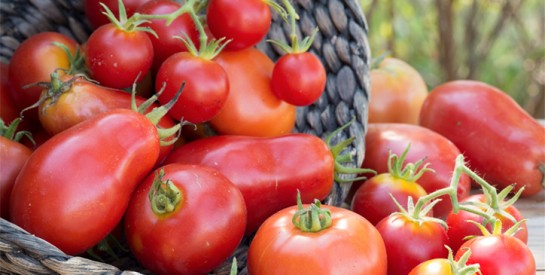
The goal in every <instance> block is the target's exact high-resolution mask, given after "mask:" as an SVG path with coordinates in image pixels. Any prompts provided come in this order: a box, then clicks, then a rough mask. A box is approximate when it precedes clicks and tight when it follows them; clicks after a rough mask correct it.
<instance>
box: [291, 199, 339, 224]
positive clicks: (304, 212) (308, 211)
mask: <svg viewBox="0 0 545 275" xmlns="http://www.w3.org/2000/svg"><path fill="white" fill-rule="evenodd" d="M321 205H322V204H321V202H320V201H319V200H317V199H316V200H314V203H312V204H310V205H309V207H307V208H303V203H302V202H301V193H300V192H299V190H297V212H295V214H294V215H293V218H292V220H291V221H292V223H293V225H294V226H295V227H297V228H299V229H300V230H301V231H303V232H319V231H322V230H324V229H326V228H329V227H330V226H331V211H330V210H329V209H325V208H321Z"/></svg>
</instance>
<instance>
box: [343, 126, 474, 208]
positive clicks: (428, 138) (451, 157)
mask: <svg viewBox="0 0 545 275" xmlns="http://www.w3.org/2000/svg"><path fill="white" fill-rule="evenodd" d="M409 144H410V145H411V149H410V151H409V152H408V153H407V156H406V159H405V161H406V162H412V163H414V162H417V161H419V160H421V159H423V160H424V162H426V163H430V165H429V168H431V169H433V170H434V171H435V172H427V173H424V174H423V175H422V177H420V178H419V179H418V184H420V185H421V186H422V187H423V188H424V189H425V190H426V192H427V193H431V192H433V191H435V190H438V189H441V188H444V187H447V186H449V185H450V181H451V176H452V170H453V169H454V166H455V162H456V157H457V156H458V155H459V154H460V153H461V152H460V150H459V149H458V148H457V147H456V146H455V145H454V144H453V143H452V142H451V141H449V140H448V139H447V138H445V137H444V136H442V135H440V134H438V133H436V132H434V131H431V130H429V129H427V128H425V127H422V126H418V125H412V124H406V123H369V124H368V129H367V134H366V136H365V159H364V160H363V163H362V165H361V167H365V168H370V169H373V170H375V171H376V172H377V173H379V174H380V173H385V172H387V171H388V165H387V164H388V155H389V151H390V150H391V152H392V153H394V154H398V155H400V154H401V153H403V151H404V150H405V148H407V145H409ZM370 176H371V175H368V177H370ZM362 183H363V182H362V181H357V182H354V184H353V186H352V193H354V192H355V190H357V188H358V187H359V186H361V185H362ZM470 189H471V182H470V178H469V176H467V175H465V174H462V176H461V177H460V181H459V183H458V190H457V191H458V199H459V200H461V199H464V198H466V197H468V196H469V191H470ZM441 199H442V201H440V202H439V203H438V204H437V205H435V207H434V208H433V214H434V216H436V217H446V216H447V215H448V213H449V211H450V210H451V209H452V203H451V200H450V197H449V196H446V195H445V196H442V197H441Z"/></svg>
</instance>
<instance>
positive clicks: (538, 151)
mask: <svg viewBox="0 0 545 275" xmlns="http://www.w3.org/2000/svg"><path fill="white" fill-rule="evenodd" d="M420 125H422V126H424V127H427V128H429V129H431V130H433V131H436V132H437V133H439V134H441V135H443V136H445V137H446V138H448V139H449V140H451V141H452V142H453V143H454V144H455V145H456V147H458V148H459V149H460V151H461V152H463V153H464V155H465V156H466V159H467V161H468V163H469V166H470V167H471V168H472V169H473V170H474V171H475V172H477V174H479V175H480V176H481V177H483V178H484V179H485V180H486V181H487V182H489V183H491V184H493V185H496V186H497V187H498V188H499V189H504V188H506V187H507V186H509V185H511V184H513V183H515V184H516V187H515V189H514V191H518V189H520V188H521V187H522V186H524V187H525V189H524V192H523V193H522V195H523V196H530V195H533V194H536V193H538V192H539V191H541V190H543V186H542V184H543V177H544V176H543V172H542V171H543V170H544V167H545V146H543V144H544V143H543V142H544V141H545V127H544V126H543V125H540V124H539V123H538V122H537V121H536V120H535V119H534V118H532V117H531V116H530V115H529V114H528V113H527V112H526V111H524V109H522V108H521V107H520V106H519V105H518V104H517V103H516V101H514V100H513V99H512V98H511V97H509V95H507V94H506V93H504V92H502V91H501V90H499V89H497V88H495V87H493V86H491V85H488V84H486V83H483V82H479V81H474V80H457V81H450V82H447V83H444V84H442V85H439V86H438V87H435V88H434V89H433V90H432V92H431V93H430V95H429V96H428V98H427V99H426V101H425V102H424V105H423V106H422V112H421V114H420Z"/></svg>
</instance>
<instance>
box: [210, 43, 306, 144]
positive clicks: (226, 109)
mask: <svg viewBox="0 0 545 275" xmlns="http://www.w3.org/2000/svg"><path fill="white" fill-rule="evenodd" d="M215 60H216V62H218V63H219V64H220V65H221V66H222V67H223V68H224V69H225V71H226V72H227V75H228V77H229V85H230V86H229V87H230V90H229V96H228V98H227V102H226V103H225V106H223V108H222V110H221V111H220V113H219V114H218V115H217V116H216V117H214V118H213V119H212V120H211V121H210V124H211V125H212V127H213V128H214V129H215V130H216V131H217V132H218V133H220V134H234V135H248V136H260V137H271V136H279V135H283V134H287V133H290V132H291V131H292V130H293V128H294V126H295V114H296V111H297V108H296V107H295V106H294V105H291V104H288V103H286V102H284V101H282V100H280V99H279V98H277V97H276V96H275V95H274V94H273V93H272V91H271V76H272V71H273V67H274V63H273V61H272V60H271V59H270V58H269V57H267V56H266V55H265V54H264V53H262V52H261V51H259V50H258V49H256V48H248V49H244V50H240V51H222V52H221V53H220V54H219V55H218V56H217V57H216V58H215Z"/></svg>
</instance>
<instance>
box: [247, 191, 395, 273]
mask: <svg viewBox="0 0 545 275" xmlns="http://www.w3.org/2000/svg"><path fill="white" fill-rule="evenodd" d="M302 195H304V193H302ZM305 206H308V205H305ZM322 209H327V210H329V211H330V214H331V224H330V226H329V227H326V228H323V229H321V230H319V231H317V232H315V231H310V232H304V231H302V230H301V229H300V228H299V227H297V226H295V225H294V223H293V222H292V218H293V217H294V215H295V214H296V212H297V211H298V207H297V206H292V207H288V208H285V209H282V210H280V211H278V212H277V213H275V214H274V215H272V216H271V217H270V218H268V219H267V220H266V221H265V222H264V223H263V224H262V225H261V227H259V230H258V231H257V233H256V234H255V236H254V238H253V240H252V242H251V243H250V248H249V250H248V271H249V273H250V274H253V275H266V274H301V275H306V274H324V275H333V274H374V275H375V274H376V275H383V274H386V267H387V263H386V251H385V247H384V242H383V241H382V238H381V237H380V234H379V233H378V232H377V230H376V229H375V228H374V227H373V225H372V224H371V223H369V222H368V221H367V220H366V219H364V218H363V217H361V216H360V215H358V214H356V213H354V212H352V211H350V210H347V209H344V208H340V207H334V206H328V205H323V206H322ZM317 215H320V214H317ZM318 223H320V222H319V221H318Z"/></svg>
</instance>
